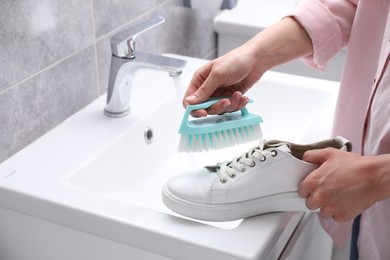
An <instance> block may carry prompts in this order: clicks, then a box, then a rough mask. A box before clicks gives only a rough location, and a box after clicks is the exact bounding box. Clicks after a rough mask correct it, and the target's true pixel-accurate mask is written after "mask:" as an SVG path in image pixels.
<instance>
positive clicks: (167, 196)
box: [162, 185, 318, 221]
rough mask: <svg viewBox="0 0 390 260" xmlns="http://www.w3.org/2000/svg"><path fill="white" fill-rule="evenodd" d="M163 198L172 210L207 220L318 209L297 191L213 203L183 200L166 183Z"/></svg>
mask: <svg viewBox="0 0 390 260" xmlns="http://www.w3.org/2000/svg"><path fill="white" fill-rule="evenodd" d="M162 199H163V202H164V204H165V205H166V206H167V207H168V208H170V209H171V210H172V211H174V212H176V213H178V214H181V215H183V216H186V217H190V218H194V219H199V220H205V221H232V220H237V219H243V218H248V217H252V216H256V215H261V214H265V213H270V212H283V211H297V212H305V211H310V212H317V211H318V210H314V211H312V210H309V209H308V208H307V207H306V205H305V200H304V199H302V198H301V197H299V196H298V193H297V192H283V193H278V194H272V195H269V196H265V197H261V198H256V199H252V200H247V201H242V202H236V203H228V204H213V205H212V204H202V203H196V202H191V201H187V200H183V199H181V198H179V197H177V196H175V195H173V194H172V193H171V192H170V191H169V190H168V188H167V186H166V185H164V187H163V189H162Z"/></svg>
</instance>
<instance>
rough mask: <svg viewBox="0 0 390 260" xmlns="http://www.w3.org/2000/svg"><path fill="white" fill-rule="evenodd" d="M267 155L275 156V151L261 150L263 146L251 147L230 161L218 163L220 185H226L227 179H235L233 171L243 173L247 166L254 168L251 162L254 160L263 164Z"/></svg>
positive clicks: (254, 163)
mask: <svg viewBox="0 0 390 260" xmlns="http://www.w3.org/2000/svg"><path fill="white" fill-rule="evenodd" d="M269 155H272V156H276V155H277V152H276V151H275V150H263V144H260V146H255V147H252V148H251V149H249V151H248V152H246V153H243V154H242V155H241V156H240V157H236V158H234V159H233V160H231V161H226V162H222V163H218V164H217V166H218V167H219V168H220V169H219V179H220V181H221V183H226V182H227V180H228V178H234V177H236V171H235V170H238V171H240V172H245V171H246V167H247V166H249V167H254V166H255V165H256V162H255V161H254V160H253V159H254V158H255V159H257V160H259V161H260V162H264V161H265V160H266V159H267V156H269Z"/></svg>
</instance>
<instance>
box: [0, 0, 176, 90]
mask: <svg viewBox="0 0 390 260" xmlns="http://www.w3.org/2000/svg"><path fill="white" fill-rule="evenodd" d="M169 2H171V1H170V0H166V1H164V2H163V3H161V4H159V5H158V6H156V7H155V8H154V9H151V10H149V11H146V12H144V13H142V14H140V15H138V16H137V17H135V18H134V19H132V20H131V21H128V22H127V23H125V24H122V25H121V26H119V27H116V28H115V29H113V30H111V31H110V32H108V33H106V34H104V35H103V36H101V37H99V38H96V34H95V35H94V39H95V40H94V42H93V43H92V44H90V45H87V46H85V47H83V48H81V49H79V50H77V51H75V52H73V53H71V54H69V55H67V56H65V57H63V58H61V59H59V60H57V61H56V62H54V63H52V64H50V65H48V66H46V67H44V68H43V69H41V70H39V71H37V72H35V73H33V74H31V75H30V76H28V77H26V78H24V79H22V80H20V81H18V82H17V83H15V84H13V85H11V86H9V87H7V88H5V89H4V90H2V91H0V95H2V94H4V93H5V92H7V91H8V90H10V89H12V88H14V87H17V86H18V85H20V84H22V83H25V82H27V81H28V80H30V79H32V78H34V77H36V76H38V75H39V74H41V73H43V72H46V71H48V70H50V69H52V68H54V67H55V66H57V65H58V64H60V63H61V62H63V61H65V60H67V59H69V58H71V57H72V56H74V55H76V54H78V53H80V52H82V51H84V50H86V49H87V48H89V47H91V46H94V48H95V55H96V54H97V49H96V43H97V42H98V41H100V40H102V39H103V38H105V37H107V36H109V35H110V34H112V33H113V32H115V31H119V30H120V29H123V28H124V27H126V26H128V25H129V24H130V23H132V22H133V21H134V20H136V19H139V18H141V17H143V16H145V15H147V14H150V13H152V12H153V11H154V10H156V9H157V8H159V7H161V6H163V5H165V4H167V3H169ZM91 3H92V0H91ZM92 17H93V16H92ZM93 27H94V30H95V20H94V19H93ZM96 66H98V65H97V56H96ZM98 84H100V83H99V81H98ZM98 93H99V94H100V88H99V90H98Z"/></svg>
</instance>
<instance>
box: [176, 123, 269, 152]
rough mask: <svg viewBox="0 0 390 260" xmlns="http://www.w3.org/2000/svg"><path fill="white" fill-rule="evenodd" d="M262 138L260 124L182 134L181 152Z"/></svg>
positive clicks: (217, 147) (227, 145)
mask: <svg viewBox="0 0 390 260" xmlns="http://www.w3.org/2000/svg"><path fill="white" fill-rule="evenodd" d="M261 138H262V133H261V129H260V125H251V126H245V127H240V128H235V129H228V130H224V131H220V132H214V133H205V134H182V135H181V137H180V142H179V147H178V149H179V152H202V151H208V150H217V149H223V148H226V147H230V146H234V145H240V144H243V143H248V142H252V141H257V140H260V139H261Z"/></svg>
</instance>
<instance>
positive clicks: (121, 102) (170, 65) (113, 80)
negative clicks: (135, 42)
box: [104, 51, 186, 117]
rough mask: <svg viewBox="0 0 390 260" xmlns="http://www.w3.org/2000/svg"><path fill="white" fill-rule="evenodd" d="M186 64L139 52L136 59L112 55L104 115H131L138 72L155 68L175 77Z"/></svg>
mask: <svg viewBox="0 0 390 260" xmlns="http://www.w3.org/2000/svg"><path fill="white" fill-rule="evenodd" d="M185 64H186V61H184V60H180V59H175V58H171V57H166V56H162V55H156V54H151V53H144V52H139V51H138V52H137V55H136V56H135V57H134V58H127V57H126V58H121V57H117V56H115V55H112V57H111V68H110V77H109V83H108V90H107V103H106V107H105V108H104V113H105V114H106V115H107V116H110V117H122V116H126V115H128V114H129V113H130V96H131V88H132V82H133V78H134V74H135V71H136V70H138V69H140V68H153V69H157V70H163V71H167V72H168V73H169V75H170V76H172V77H175V76H178V75H180V74H181V72H182V70H183V68H184V66H185Z"/></svg>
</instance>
